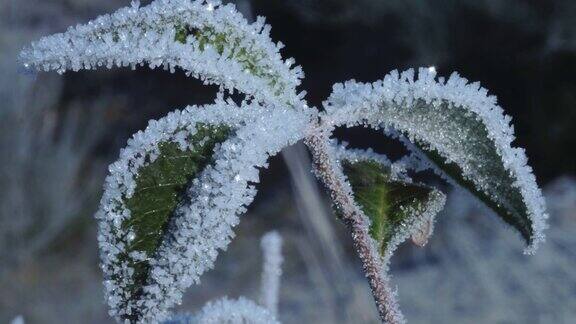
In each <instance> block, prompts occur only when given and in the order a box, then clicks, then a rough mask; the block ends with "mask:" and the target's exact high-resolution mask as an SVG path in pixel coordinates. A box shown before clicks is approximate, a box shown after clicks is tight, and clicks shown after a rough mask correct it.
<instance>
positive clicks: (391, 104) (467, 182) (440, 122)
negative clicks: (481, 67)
mask: <svg viewBox="0 0 576 324" xmlns="http://www.w3.org/2000/svg"><path fill="white" fill-rule="evenodd" d="M325 107H326V110H327V114H326V116H325V120H326V122H327V123H330V124H331V125H332V126H339V125H347V126H355V125H360V124H362V125H369V126H371V127H373V128H384V129H387V130H389V131H390V130H391V129H393V130H394V131H398V132H399V133H401V134H402V135H403V136H406V137H407V138H408V139H409V140H410V141H411V143H415V145H410V147H411V148H412V149H413V151H414V152H416V153H417V154H418V153H420V152H423V153H422V154H419V155H418V157H419V158H420V160H421V162H424V166H425V167H433V169H434V170H435V171H437V172H439V173H441V174H442V175H444V176H446V177H447V178H449V179H451V180H453V182H454V183H457V184H460V185H461V186H463V187H466V188H468V189H469V190H470V191H471V192H472V193H474V194H475V195H476V196H477V197H479V198H480V199H481V200H482V201H484V202H485V203H487V204H488V205H489V206H490V207H492V208H493V209H494V210H495V211H496V212H497V213H498V215H499V216H500V217H502V218H503V219H504V220H505V221H506V222H508V223H509V224H511V225H512V226H514V227H515V228H516V229H517V230H518V231H519V232H520V233H521V234H522V236H523V237H524V238H525V239H526V241H527V242H528V244H529V246H528V248H527V252H533V251H534V249H535V247H536V246H537V244H538V243H539V242H540V241H542V240H543V239H544V234H543V233H542V232H543V230H544V229H545V227H546V219H547V217H548V216H547V214H546V211H545V206H544V200H543V199H542V195H541V192H540V189H539V188H538V186H537V184H536V180H535V178H534V175H533V174H532V169H531V168H530V167H529V166H528V165H527V158H526V155H525V154H524V150H522V149H519V148H513V147H512V146H511V143H512V141H513V140H514V135H513V129H512V127H511V126H510V121H511V119H510V117H508V116H505V115H504V114H503V111H502V108H500V107H499V106H498V105H497V104H496V98H495V97H493V96H488V95H487V91H486V90H485V89H483V88H480V86H479V84H478V83H473V84H468V81H467V80H466V79H463V78H460V77H459V76H458V75H457V74H453V75H452V76H451V77H450V79H449V80H447V81H446V80H444V79H443V78H439V79H438V80H436V75H435V72H434V70H433V69H420V70H419V74H418V78H416V79H414V72H413V71H412V70H408V71H406V72H403V73H401V74H399V73H397V72H396V71H393V72H392V73H390V74H388V75H387V76H386V77H385V78H384V80H382V81H378V82H375V83H373V84H362V83H357V82H355V81H350V82H346V83H345V84H343V85H342V84H338V85H335V86H334V92H333V94H332V95H331V96H330V98H329V99H328V101H327V102H326V103H325Z"/></svg>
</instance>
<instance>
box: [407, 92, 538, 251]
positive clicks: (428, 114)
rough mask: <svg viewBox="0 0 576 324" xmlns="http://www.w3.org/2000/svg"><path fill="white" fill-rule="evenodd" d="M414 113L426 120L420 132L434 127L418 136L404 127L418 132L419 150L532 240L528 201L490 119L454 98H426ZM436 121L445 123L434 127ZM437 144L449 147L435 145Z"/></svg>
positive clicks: (411, 111) (416, 140)
mask: <svg viewBox="0 0 576 324" xmlns="http://www.w3.org/2000/svg"><path fill="white" fill-rule="evenodd" d="M410 115H411V118H414V119H415V120H418V121H422V122H423V123H422V124H421V127H422V129H423V130H422V131H420V133H423V134H424V133H426V132H428V133H427V136H417V137H414V136H412V134H410V131H406V130H404V131H403V133H404V134H406V135H407V136H408V137H412V138H413V140H412V142H413V143H414V144H415V146H416V150H420V151H421V152H422V153H423V154H424V155H425V156H426V157H427V158H428V159H429V160H430V161H431V162H432V163H433V165H435V166H436V167H437V168H438V169H439V170H441V171H442V174H443V175H447V176H448V177H449V178H450V179H451V180H453V181H454V182H455V183H457V184H458V185H460V186H462V187H464V188H466V189H467V190H468V191H470V192H471V193H472V194H474V195H475V196H476V197H477V198H478V199H480V200H481V201H482V202H484V203H485V204H486V205H487V206H489V207H490V208H492V209H493V210H494V211H495V212H496V214H497V215H499V216H500V217H501V218H502V219H503V220H504V221H505V222H506V223H508V224H510V225H512V226H513V227H514V228H515V229H517V230H518V231H519V233H520V234H521V235H522V237H523V238H524V239H525V240H526V242H527V243H528V244H530V243H531V242H532V239H533V238H534V228H533V224H532V219H531V217H530V216H529V213H528V211H529V210H528V207H527V206H526V204H525V203H524V200H523V198H522V193H521V191H520V190H519V188H518V186H517V185H516V179H514V177H513V174H512V173H511V172H510V171H509V170H508V169H507V168H506V167H505V166H504V163H503V162H502V157H501V156H500V154H499V153H498V152H497V150H496V145H495V143H494V141H493V140H491V139H490V137H489V134H488V130H487V128H486V125H485V124H484V123H482V121H481V120H480V119H479V118H478V117H477V115H476V114H475V113H473V112H470V111H467V110H466V109H464V108H463V107H458V106H453V105H451V104H450V103H448V102H442V103H441V104H436V105H430V104H427V103H426V102H424V101H422V100H419V101H417V102H415V104H414V105H413V106H412V108H411V109H410ZM425 120H429V121H428V122H424V121H425ZM435 125H442V127H441V129H434V128H435V127H436V126H435ZM441 133H442V134H443V135H441ZM439 142H441V144H440V145H438V143H439ZM432 145H434V146H435V147H437V148H440V147H442V148H443V149H440V150H439V149H436V148H433V146H432ZM453 152H457V153H453ZM454 154H458V155H461V156H464V157H465V158H464V159H463V160H462V162H461V163H460V165H459V164H458V163H455V162H449V161H448V160H447V157H450V158H452V157H453V156H454ZM454 160H457V159H454ZM464 168H466V171H464Z"/></svg>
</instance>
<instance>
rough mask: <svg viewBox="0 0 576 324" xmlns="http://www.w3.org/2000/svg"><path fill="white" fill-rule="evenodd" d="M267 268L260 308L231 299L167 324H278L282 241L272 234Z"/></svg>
mask: <svg viewBox="0 0 576 324" xmlns="http://www.w3.org/2000/svg"><path fill="white" fill-rule="evenodd" d="M261 245H262V252H263V254H264V255H263V259H264V266H263V269H262V285H261V293H260V305H258V304H256V303H255V302H253V301H251V300H249V299H247V298H245V297H240V298H238V299H236V300H231V299H228V298H227V297H224V298H221V299H217V300H215V301H211V302H208V303H207V304H206V305H205V306H204V307H203V308H202V310H201V311H200V312H199V313H198V314H191V315H190V314H182V315H177V316H175V317H174V318H173V319H172V320H169V321H167V322H165V323H164V324H212V323H213V324H218V323H227V324H245V323H251V324H252V323H254V324H276V323H280V322H279V321H278V320H277V319H276V314H277V310H278V297H279V288H280V276H281V275H282V268H281V266H282V237H281V236H280V235H279V234H278V233H277V232H269V233H267V234H265V235H264V236H263V237H262V241H261Z"/></svg>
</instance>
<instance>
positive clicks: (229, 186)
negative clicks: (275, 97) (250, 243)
mask: <svg viewBox="0 0 576 324" xmlns="http://www.w3.org/2000/svg"><path fill="white" fill-rule="evenodd" d="M311 118H312V117H311V115H307V114H303V113H301V112H298V111H296V110H293V109H289V108H284V107H270V108H263V107H261V106H258V105H256V104H244V105H243V106H242V107H237V106H236V105H234V104H232V103H227V102H224V101H222V100H217V102H216V103H215V104H213V105H211V106H205V107H188V108H186V109H185V110H183V111H175V112H172V113H170V114H168V116H166V117H165V118H162V119H160V120H158V121H154V120H153V121H151V122H150V124H149V125H148V127H147V128H146V130H145V131H143V132H138V133H136V134H135V135H134V136H133V138H132V139H130V140H129V141H128V146H127V147H126V148H124V149H123V150H122V151H121V153H120V159H119V160H118V161H117V162H115V163H113V164H112V165H111V166H110V175H109V176H108V177H107V179H106V184H105V191H104V195H103V197H102V201H101V206H100V210H99V211H98V213H97V215H96V217H97V219H98V220H99V238H98V241H99V243H100V250H101V257H102V268H103V270H104V273H105V276H106V280H105V292H106V296H107V300H108V303H109V305H110V307H111V311H110V314H111V315H113V316H115V317H122V316H124V315H129V314H132V313H133V312H138V313H139V314H142V319H141V321H142V322H146V323H148V322H156V321H159V320H163V319H166V317H167V316H168V311H169V309H170V308H171V307H172V306H174V305H175V304H178V303H179V302H180V301H181V298H182V294H183V292H184V290H185V289H186V288H188V287H189V286H190V285H191V284H193V283H197V282H198V281H199V277H200V275H201V274H202V273H204V272H205V271H206V270H208V269H210V268H211V267H212V266H213V263H214V260H215V259H216V256H217V255H218V250H222V249H225V248H226V246H227V245H228V243H230V240H231V238H232V237H233V236H234V233H233V231H232V228H233V227H234V226H235V225H237V224H238V221H239V219H238V216H239V215H240V214H242V213H244V212H245V210H246V208H245V207H246V206H247V205H249V204H250V203H251V202H252V200H253V198H254V195H255V193H256V189H255V188H254V185H253V184H254V183H257V182H258V181H259V175H258V173H259V172H258V168H261V167H266V166H267V159H268V157H269V156H271V155H274V154H276V153H278V152H279V151H280V150H281V149H282V148H284V147H285V146H287V145H290V144H293V143H295V142H296V141H298V140H300V139H301V138H302V136H303V135H304V133H305V132H304V131H305V129H306V127H307V126H308V124H309V123H310V120H311ZM197 123H205V124H215V125H228V126H229V127H231V128H233V129H234V130H235V135H234V136H232V137H231V138H229V139H228V140H226V141H225V142H223V143H222V144H221V145H220V146H219V147H217V148H216V149H215V153H214V161H215V162H214V163H213V164H212V165H211V166H208V167H206V168H205V170H204V171H203V172H202V173H201V174H200V175H199V177H197V178H196V179H195V180H194V181H193V182H192V185H191V187H190V188H189V190H188V199H189V201H188V203H187V204H184V205H182V206H180V207H179V208H178V209H177V210H176V212H175V214H174V216H173V218H172V223H171V225H170V226H171V229H170V235H169V236H167V237H166V239H165V240H164V241H163V243H162V245H161V246H160V248H159V249H158V251H157V254H156V255H154V256H148V257H149V263H150V265H151V277H150V279H149V282H148V284H147V285H146V286H145V287H144V293H143V295H142V296H141V297H140V298H138V299H137V300H135V301H131V302H130V303H128V305H125V301H126V300H128V299H129V298H130V291H129V289H126V287H129V285H130V284H131V273H132V271H133V270H132V269H131V268H130V267H129V263H128V262H127V261H124V262H120V261H119V260H118V256H119V255H120V253H121V252H122V251H123V250H124V249H125V246H126V244H127V239H128V238H127V237H126V236H127V235H126V233H125V231H124V230H122V228H121V224H123V223H124V222H125V220H127V219H129V218H130V211H129V210H128V209H127V208H126V206H125V205H124V199H125V198H126V197H130V196H131V195H132V194H133V192H134V189H135V177H136V175H137V174H138V170H139V169H140V168H141V167H143V166H145V165H147V164H148V163H150V162H151V161H153V160H154V159H155V157H157V155H158V144H159V143H161V142H167V141H172V142H175V143H178V142H179V141H178V139H179V138H181V134H182V133H185V134H194V133H195V127H196V124H197ZM137 257H138V258H139V259H142V258H143V256H141V255H138V256H137Z"/></svg>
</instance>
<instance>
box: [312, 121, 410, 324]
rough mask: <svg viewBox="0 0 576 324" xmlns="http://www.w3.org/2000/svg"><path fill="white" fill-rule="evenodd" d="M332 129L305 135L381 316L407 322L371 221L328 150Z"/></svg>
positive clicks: (395, 322) (392, 322)
mask: <svg viewBox="0 0 576 324" xmlns="http://www.w3.org/2000/svg"><path fill="white" fill-rule="evenodd" d="M328 134H329V132H328V131H327V130H326V129H325V128H323V127H320V126H318V127H317V128H316V129H314V130H312V131H311V133H310V135H309V136H308V137H307V138H306V139H305V143H306V145H307V146H308V148H309V149H310V152H311V153H312V158H313V162H314V168H315V172H316V175H317V176H318V178H320V179H321V180H322V182H323V183H324V185H325V186H326V187H327V188H328V190H329V192H330V195H331V197H332V199H333V201H334V203H335V204H336V206H337V207H338V209H339V210H340V212H341V215H342V219H343V221H344V223H345V224H346V226H347V227H348V230H349V231H350V234H351V236H352V240H353V242H354V248H355V249H356V252H357V253H358V256H359V257H360V260H361V261H362V265H363V270H364V273H365V275H366V278H367V279H368V282H369V284H370V289H371V291H372V295H373V297H374V301H375V302H376V307H377V308H378V313H379V315H380V318H381V319H382V321H384V322H385V323H389V324H399V323H403V322H404V317H403V315H402V313H401V312H400V309H399V307H398V303H397V301H396V298H395V292H394V290H393V289H392V287H391V286H390V281H389V279H388V276H387V275H386V274H385V272H384V271H383V264H382V261H381V257H380V256H379V255H378V252H377V251H376V249H375V248H374V247H373V243H372V240H371V238H370V234H369V232H368V228H369V224H368V223H367V219H366V217H365V216H364V214H363V212H362V211H361V210H360V209H359V207H358V206H357V205H356V203H355V202H354V198H353V197H352V196H351V195H350V194H349V193H348V191H346V190H345V187H344V184H343V182H342V179H343V178H342V175H340V174H339V173H341V172H340V171H339V169H337V164H336V163H338V162H337V161H335V160H334V155H333V154H330V152H329V147H328V143H329V135H328Z"/></svg>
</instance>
